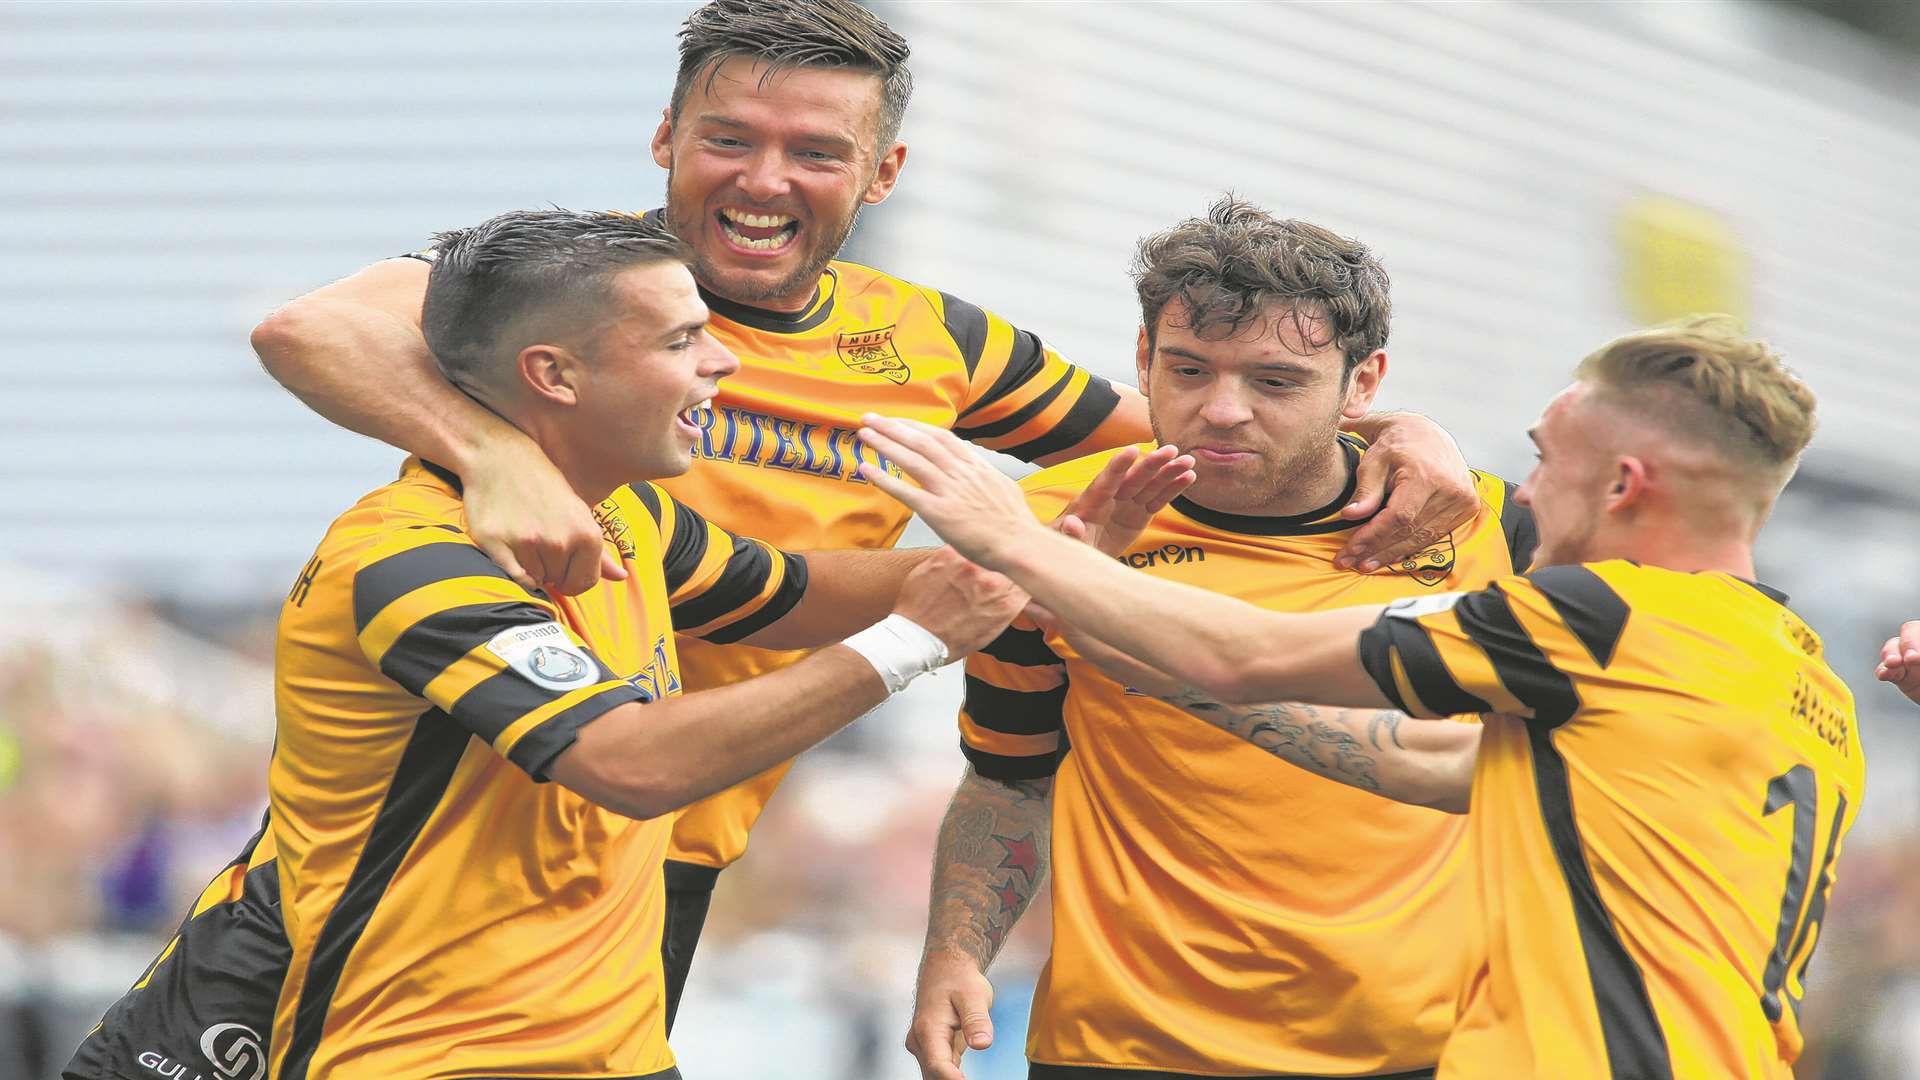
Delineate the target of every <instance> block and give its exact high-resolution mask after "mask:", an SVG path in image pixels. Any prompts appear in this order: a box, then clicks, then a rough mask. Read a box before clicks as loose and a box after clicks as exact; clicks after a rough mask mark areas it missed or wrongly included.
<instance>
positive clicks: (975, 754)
mask: <svg viewBox="0 0 1920 1080" xmlns="http://www.w3.org/2000/svg"><path fill="white" fill-rule="evenodd" d="M960 752H961V753H962V754H964V755H966V759H967V763H968V764H970V765H972V766H973V771H974V772H977V773H979V774H980V775H981V776H984V777H986V778H987V779H989V780H1001V781H1011V780H1044V779H1046V778H1047V777H1049V776H1052V775H1053V774H1054V773H1056V772H1059V771H1060V759H1061V758H1062V757H1064V756H1065V755H1063V754H1060V753H1052V754H1034V755H1032V756H1031V757H1010V756H1008V755H1006V754H989V753H987V752H986V751H985V750H975V749H974V748H973V747H971V746H968V745H967V741H966V740H965V739H961V740H960Z"/></svg>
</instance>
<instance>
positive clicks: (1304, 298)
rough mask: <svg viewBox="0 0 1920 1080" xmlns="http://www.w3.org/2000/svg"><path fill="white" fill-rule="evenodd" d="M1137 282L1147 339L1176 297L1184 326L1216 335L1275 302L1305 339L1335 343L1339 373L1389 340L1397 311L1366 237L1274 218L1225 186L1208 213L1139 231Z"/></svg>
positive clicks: (1319, 344) (1314, 343) (1344, 373)
mask: <svg viewBox="0 0 1920 1080" xmlns="http://www.w3.org/2000/svg"><path fill="white" fill-rule="evenodd" d="M1133 283H1134V288H1135V291H1137V292H1138V293H1139V296H1140V318H1141V321H1142V323H1143V324H1144V325H1145V326H1146V330H1147V340H1148V342H1149V344H1151V343H1152V341H1153V339H1154V330H1155V328H1156V327H1157V326H1158V325H1159V322H1160V313H1161V312H1162V311H1163V310H1165V308H1166V306H1167V304H1168V303H1169V302H1171V301H1173V300H1175V299H1178V300H1179V301H1180V303H1181V306H1182V307H1184V308H1185V309H1186V316H1185V317H1186V319H1187V320H1188V321H1187V322H1186V323H1185V325H1186V326H1187V327H1189V328H1191V329H1193V330H1194V331H1195V332H1196V333H1202V334H1205V333H1216V332H1217V333H1219V334H1221V335H1222V336H1224V335H1227V334H1231V333H1233V332H1235V331H1237V330H1239V329H1240V328H1241V327H1243V326H1245V325H1246V324H1247V322H1248V321H1249V320H1252V319H1254V318H1257V317H1259V315H1260V312H1261V311H1262V309H1264V308H1265V307H1266V305H1268V304H1270V303H1279V304H1283V305H1285V306H1286V307H1287V308H1288V309H1289V310H1290V315H1291V318H1292V319H1293V324H1294V328H1295V329H1296V330H1298V331H1299V333H1300V337H1301V340H1302V341H1304V342H1305V343H1307V344H1308V345H1309V346H1311V347H1312V348H1315V349H1324V348H1326V347H1327V346H1329V345H1337V346H1339V348H1340V352H1341V354H1342V355H1343V356H1344V357H1345V360H1346V362H1345V365H1344V366H1343V367H1342V369H1341V377H1342V378H1345V377H1346V376H1347V375H1348V374H1349V373H1351V372H1352V371H1353V368H1354V365H1356V364H1358V363H1359V362H1360V361H1362V360H1364V359H1366V358H1367V357H1368V356H1370V355H1372V354H1373V353H1374V352H1375V351H1377V350H1379V349H1382V348H1384V347H1385V346H1386V344H1387V327H1388V323H1389V322H1390V321H1391V319H1392V316H1393V300H1392V298H1391V295H1390V289H1389V282H1388V280H1387V271H1386V268H1385V267H1382V266H1381V265H1380V260H1379V259H1376V258H1374V255H1373V252H1371V251H1369V250H1368V249H1367V246H1366V245H1365V244H1362V243H1359V242H1358V241H1355V240H1349V239H1347V238H1346V237H1344V236H1341V235H1339V234H1338V233H1335V232H1332V231H1329V230H1327V229H1323V228H1321V227H1320V226H1318V225H1311V224H1308V223H1307V222H1304V221H1294V220H1291V219H1282V218H1276V217H1274V216H1273V215H1272V214H1269V213H1267V212H1266V211H1265V210H1262V209H1260V208H1259V207H1257V206H1255V205H1253V204H1252V203H1249V202H1245V201H1243V200H1241V199H1238V198H1235V197H1234V196H1233V194H1232V193H1231V192H1229V193H1228V194H1226V195H1223V196H1221V197H1220V199H1219V200H1217V201H1216V202H1215V203H1214V204H1213V205H1212V206H1211V207H1209V208H1208V210H1207V216H1206V217H1204V218H1188V219H1187V220H1185V221H1182V222H1181V223H1179V224H1178V225H1175V226H1173V227H1172V228H1170V229H1167V230H1165V231H1163V232H1157V233H1154V234H1153V235H1152V236H1149V237H1147V238H1145V239H1144V240H1141V241H1140V246H1139V247H1138V248H1137V249H1136V250H1135V252H1134V257H1133Z"/></svg>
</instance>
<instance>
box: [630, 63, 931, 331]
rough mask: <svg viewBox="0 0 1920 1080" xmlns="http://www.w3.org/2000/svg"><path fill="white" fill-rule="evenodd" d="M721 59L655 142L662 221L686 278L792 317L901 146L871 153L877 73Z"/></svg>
mask: <svg viewBox="0 0 1920 1080" xmlns="http://www.w3.org/2000/svg"><path fill="white" fill-rule="evenodd" d="M765 73H766V68H765V67H764V65H762V64H759V63H756V62H755V61H754V60H752V59H751V58H748V57H738V56H736V57H730V58H728V59H726V60H723V61H721V62H720V63H719V65H718V66H717V67H716V68H715V69H714V70H713V72H712V78H711V79H709V78H706V77H705V76H702V77H700V78H697V79H695V80H694V81H693V82H692V84H691V85H690V86H689V87H688V89H687V94H686V97H685V99H684V100H683V101H682V102H681V106H680V115H679V120H678V122H677V123H675V122H674V120H673V118H672V117H671V116H670V115H669V116H668V117H665V118H663V119H662V120H661V122H660V127H659V129H658V130H657V131H656V132H655V133H654V138H653V159H654V161H656V162H658V163H659V164H660V165H661V167H663V168H665V169H666V170H667V208H666V213H667V219H668V223H669V224H670V225H671V226H672V227H673V230H674V232H676V233H678V234H679V235H680V236H681V238H682V239H684V240H686V241H687V243H689V244H690V245H692V247H693V250H694V266H693V269H694V274H695V276H696V277H698V278H699V279H700V282H701V283H702V284H704V285H706V286H707V287H708V288H709V289H712V290H713V291H714V292H716V293H719V294H720V295H722V296H724V297H726V298H728V299H730V300H734V301H737V302H739V303H743V304H753V305H758V306H761V307H768V308H773V309H776V310H782V311H798V310H800V309H801V308H804V307H805V306H806V305H807V303H808V302H809V301H811V300H812V298H813V294H814V290H815V288H816V286H817V283H818V281H819V277H820V273H821V271H822V270H824V269H825V268H826V265H827V263H828V262H829V261H830V260H832V259H833V257H834V256H835V255H836V254H838V253H839V251H840V247H841V245H842V244H844V243H846V240H847V237H848V235H849V234H851V233H852V231H853V223H854V219H855V218H856V217H857V216H858V214H859V210H860V207H861V206H863V205H870V204H874V203H878V202H880V201H882V200H884V199H885V198H886V197H887V195H888V193H890V192H891V191H892V190H893V185H894V181H895V180H896V179H897V177H898V176H899V173H900V167H901V165H902V164H903V163H904V162H905V161H906V152H907V148H906V144H904V143H898V142H896V143H894V144H893V145H892V146H890V147H887V148H885V150H884V152H883V151H881V150H880V149H879V148H878V147H876V145H875V140H876V138H877V137H878V136H877V132H878V127H879V114H880V106H881V80H880V77H879V76H878V75H875V74H871V73H868V72H864V71H859V70H853V69H846V68H823V67H804V66H803V67H791V68H783V69H781V70H778V71H775V72H773V73H772V75H771V77H768V78H765V79H763V78H762V76H763V75H764V74H765Z"/></svg>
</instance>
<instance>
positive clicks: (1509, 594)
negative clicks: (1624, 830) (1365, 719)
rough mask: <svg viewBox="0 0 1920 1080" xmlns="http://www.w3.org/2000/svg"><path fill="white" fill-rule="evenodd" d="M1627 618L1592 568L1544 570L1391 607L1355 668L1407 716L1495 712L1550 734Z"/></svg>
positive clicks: (1605, 660)
mask: <svg viewBox="0 0 1920 1080" xmlns="http://www.w3.org/2000/svg"><path fill="white" fill-rule="evenodd" d="M1629 614H1630V613H1629V610H1628V608H1627V605H1626V602H1625V601H1623V600H1622V599H1621V598H1620V595H1619V594H1618V593H1617V592H1615V591H1614V590H1613V588H1612V587H1611V586H1610V585H1608V584H1607V582H1606V580H1605V579H1604V578H1602V577H1601V576H1600V575H1599V574H1597V573H1595V572H1594V570H1593V569H1592V568H1591V567H1587V566H1554V567H1548V568H1546V569H1543V570H1538V571H1535V572H1533V573H1531V574H1527V575H1524V576H1517V577H1510V578H1503V579H1501V580H1500V581H1497V582H1495V583H1494V584H1492V585H1491V586H1489V587H1487V588H1485V589H1482V590H1480V591H1479V592H1471V593H1445V594H1441V595H1438V596H1423V597H1412V598H1409V599H1406V600H1401V601H1398V602H1396V603H1394V604H1391V605H1389V606H1388V607H1387V610H1386V611H1385V612H1383V613H1382V614H1381V616H1380V618H1379V620H1378V621H1377V622H1375V623H1374V624H1373V626H1371V627H1369V628H1368V629H1367V630H1366V631H1365V632H1364V633H1363V634H1362V635H1361V637H1360V661H1361V663H1362V664H1363V665H1365V667H1366V670H1367V674H1368V675H1369V676H1371V677H1372V679H1373V681H1374V683H1375V684H1376V685H1378V686H1379V687H1380V691H1381V692H1382V693H1384V694H1385V695H1386V696H1387V697H1388V699H1389V700H1391V701H1392V702H1393V703H1394V705H1395V706H1396V707H1397V708H1399V709H1400V710H1401V711H1403V712H1406V713H1408V714H1409V715H1412V716H1430V717H1437V716H1448V715H1452V714H1455V713H1465V712H1475V713H1485V712H1498V713H1505V714H1507V715H1510V716H1517V717H1520V718H1522V719H1525V720H1528V721H1530V722H1532V723H1535V724H1540V725H1544V726H1546V727H1550V728H1552V727H1558V726H1560V725H1561V724H1564V723H1566V722H1567V721H1568V720H1570V719H1572V718H1573V714H1574V713H1575V712H1577V711H1578V710H1579V708H1580V691H1581V688H1582V686H1583V685H1585V684H1589V683H1591V682H1592V681H1593V680H1595V679H1599V678H1601V677H1603V675H1602V673H1603V672H1604V671H1605V670H1606V668H1607V666H1608V665H1609V664H1610V663H1611V662H1612V660H1613V654H1614V650H1615V649H1616V648H1617V647H1618V645H1619V642H1620V638H1621V635H1622V634H1624V633H1625V631H1626V624H1627V619H1628V616H1629Z"/></svg>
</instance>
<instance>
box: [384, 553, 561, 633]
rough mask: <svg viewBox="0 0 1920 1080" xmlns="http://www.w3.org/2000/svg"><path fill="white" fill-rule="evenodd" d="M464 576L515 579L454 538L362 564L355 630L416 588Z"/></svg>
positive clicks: (483, 554)
mask: <svg viewBox="0 0 1920 1080" xmlns="http://www.w3.org/2000/svg"><path fill="white" fill-rule="evenodd" d="M460 577H497V578H500V579H502V580H506V581H511V580H513V579H512V578H509V577H507V572H506V571H505V570H502V569H500V567H499V566H497V565H495V563H494V561H493V560H492V559H489V558H487V556H486V554H485V553H484V552H482V551H481V550H480V549H479V548H477V547H474V546H473V545H472V544H461V543H456V542H454V541H448V542H446V543H442V544H422V545H420V546H419V547H417V548H409V549H407V550H406V551H402V552H399V553H398V554H394V555H389V556H387V557H386V558H384V559H381V560H380V561H379V562H375V563H369V564H367V565H366V566H363V567H361V568H360V569H359V571H358V572H357V573H355V574H354V575H353V629H354V632H355V633H359V632H360V631H362V630H365V629H366V628H367V624H368V623H370V622H372V621H373V618H374V616H376V615H378V614H380V612H381V611H383V610H385V609H386V606H387V605H388V604H391V603H393V602H394V601H395V600H398V599H400V598H401V597H403V596H405V595H407V594H408V593H410V592H412V591H413V590H415V589H418V588H420V587H422V586H424V585H431V584H433V583H434V582H436V581H445V580H447V579H448V578H460ZM549 617H551V616H549Z"/></svg>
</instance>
